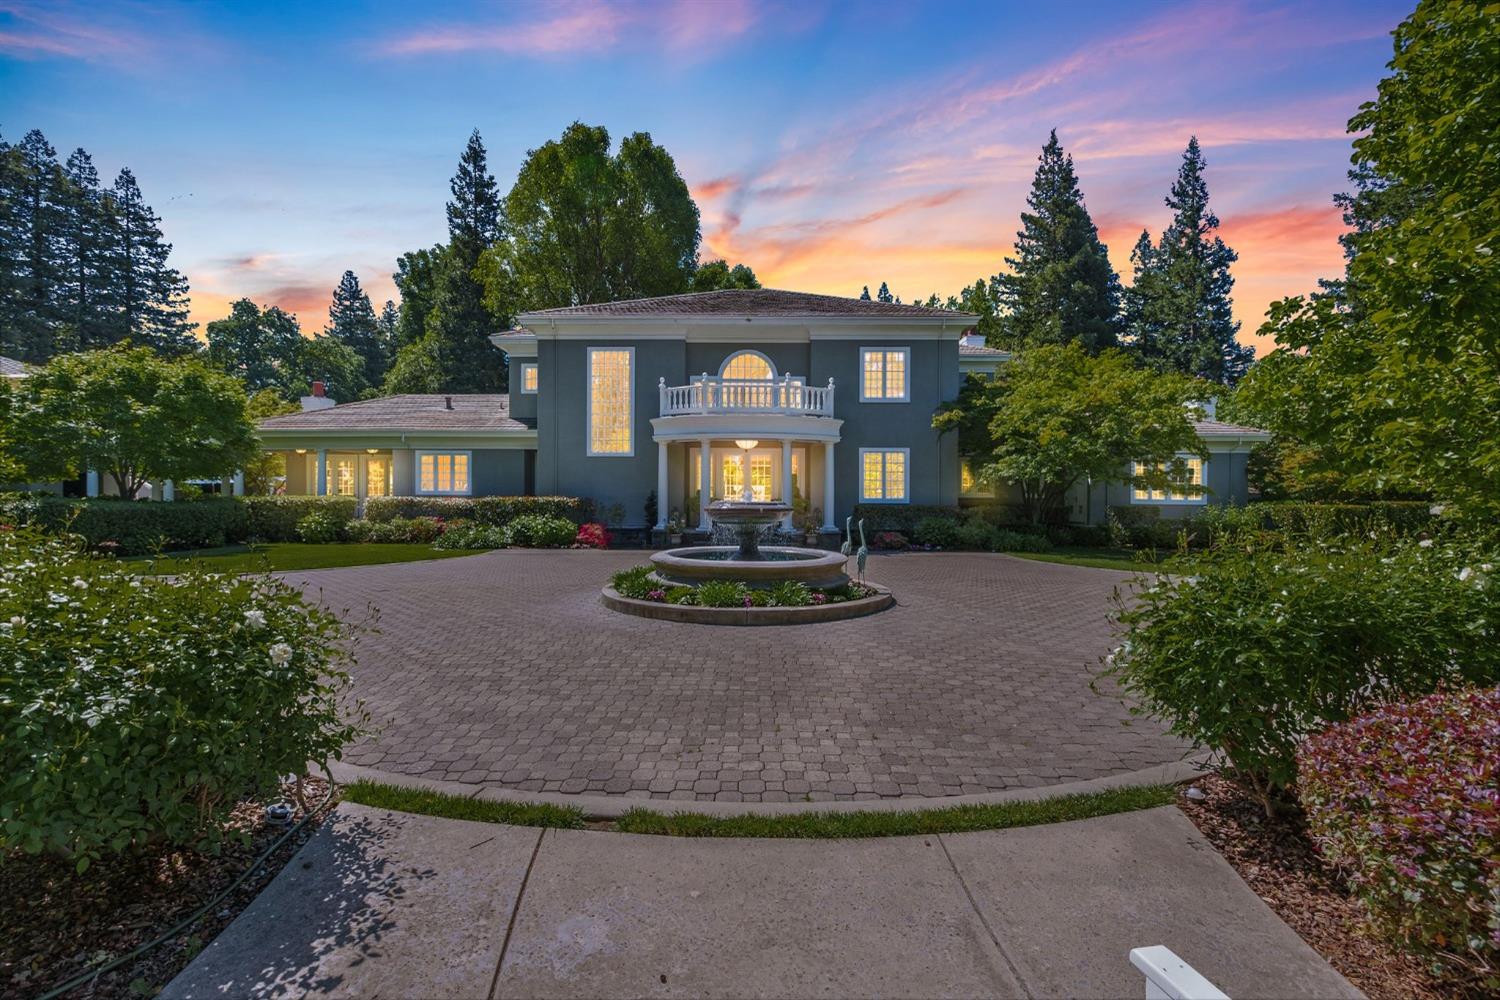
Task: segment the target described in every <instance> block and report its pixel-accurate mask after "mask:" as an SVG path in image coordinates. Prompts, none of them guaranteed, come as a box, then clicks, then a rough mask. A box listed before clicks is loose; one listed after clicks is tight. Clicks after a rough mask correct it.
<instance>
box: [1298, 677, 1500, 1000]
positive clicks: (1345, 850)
mask: <svg viewBox="0 0 1500 1000" xmlns="http://www.w3.org/2000/svg"><path fill="white" fill-rule="evenodd" d="M1297 787H1298V795H1299V798H1300V800H1301V802H1302V804H1303V807H1304V808H1305V809H1306V810H1307V817H1308V826H1309V829H1310V832H1311V834H1312V837H1313V840H1314V842H1315V843H1316V844H1317V845H1318V849H1319V851H1321V852H1322V854H1323V855H1324V856H1325V857H1326V858H1328V860H1329V861H1330V862H1332V863H1333V864H1334V865H1336V866H1338V867H1339V868H1340V869H1341V870H1343V871H1344V872H1345V873H1346V875H1347V877H1348V878H1349V881H1350V883H1351V885H1352V886H1353V887H1354V890H1355V891H1356V893H1358V894H1359V896H1360V897H1361V898H1363V900H1364V901H1365V903H1366V905H1367V906H1368V907H1369V909H1370V912H1371V914H1372V915H1373V917H1374V918H1375V921H1376V923H1377V925H1378V926H1380V927H1381V928H1382V929H1383V930H1385V931H1386V932H1387V933H1388V934H1390V935H1391V936H1392V937H1393V938H1394V939H1396V940H1397V941H1399V942H1400V943H1401V944H1403V945H1404V946H1405V947H1407V948H1408V949H1410V950H1411V951H1413V952H1415V953H1417V954H1418V955H1420V956H1422V957H1424V958H1425V959H1427V960H1429V961H1431V962H1432V963H1433V964H1434V965H1435V966H1436V967H1439V968H1441V969H1443V970H1445V971H1447V972H1448V973H1449V974H1452V975H1454V976H1456V977H1460V978H1462V979H1467V980H1470V981H1472V982H1474V983H1477V984H1478V985H1479V986H1480V987H1482V988H1486V989H1491V990H1494V989H1500V688H1491V689H1488V690H1469V691H1463V692H1459V693H1455V694H1436V695H1432V696H1430V697H1427V698H1423V699H1421V700H1419V701H1415V702H1412V703H1410V704H1404V705H1403V704H1394V705H1388V706H1385V707H1382V708H1380V709H1377V710H1376V711H1373V712H1371V713H1369V714H1367V715H1364V716H1361V717H1359V718H1356V719H1352V720H1350V721H1349V722H1346V723H1343V724H1341V725H1336V726H1333V727H1331V728H1329V729H1327V730H1325V731H1324V732H1322V733H1319V734H1318V735H1316V736H1314V737H1312V738H1311V739H1309V740H1308V741H1307V742H1306V743H1305V744H1304V745H1303V747H1302V749H1301V752H1300V753H1299V755H1298V785H1297Z"/></svg>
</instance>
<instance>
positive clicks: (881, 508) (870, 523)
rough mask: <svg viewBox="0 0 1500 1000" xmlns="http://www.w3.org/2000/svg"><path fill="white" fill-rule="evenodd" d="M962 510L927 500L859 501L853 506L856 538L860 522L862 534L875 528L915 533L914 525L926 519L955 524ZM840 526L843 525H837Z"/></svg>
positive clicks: (906, 533) (877, 529) (869, 532)
mask: <svg viewBox="0 0 1500 1000" xmlns="http://www.w3.org/2000/svg"><path fill="white" fill-rule="evenodd" d="M962 517H963V512H962V511H961V510H960V509H959V508H957V507H944V506H941V505H940V504H926V503H861V504H855V505H854V525H855V537H856V538H857V537H858V535H859V522H860V520H861V519H863V520H864V522H865V535H866V536H868V535H870V534H871V533H872V532H876V531H899V532H901V533H902V534H903V535H908V536H910V535H913V534H915V533H916V530H917V525H918V524H920V523H922V522H923V521H926V520H929V519H938V520H944V521H951V522H953V523H954V524H957V523H958V521H959V520H960V519H961V518H962ZM839 527H840V528H842V527H843V525H839Z"/></svg>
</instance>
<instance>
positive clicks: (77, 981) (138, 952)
mask: <svg viewBox="0 0 1500 1000" xmlns="http://www.w3.org/2000/svg"><path fill="white" fill-rule="evenodd" d="M333 792H334V784H333V782H331V781H330V782H329V783H328V791H327V793H326V794H325V795H324V796H323V801H322V802H319V803H318V804H317V806H315V807H314V808H312V809H309V810H308V811H307V812H306V814H304V815H303V817H302V818H301V819H300V820H298V821H297V822H296V823H294V824H292V825H291V826H290V827H288V828H287V831H286V832H285V833H283V834H282V835H281V836H279V837H277V838H276V840H275V841H273V842H272V844H271V846H270V847H267V848H266V849H265V850H264V851H262V852H261V853H260V856H259V857H258V858H256V859H255V860H254V861H252V862H251V863H250V864H249V865H248V866H247V867H246V868H245V870H244V871H242V872H240V874H239V877H238V878H236V879H235V880H234V881H233V882H231V883H229V884H228V885H227V886H225V887H224V888H223V889H222V890H220V892H219V894H218V895H217V896H215V897H214V898H213V899H210V900H209V901H208V902H206V903H204V904H203V905H202V906H200V907H198V909H196V910H194V911H193V912H192V914H190V915H189V916H188V917H186V918H184V919H183V920H182V921H181V922H179V923H178V924H177V925H176V926H175V927H173V928H172V929H171V930H169V931H166V932H165V933H163V934H161V935H159V936H158V937H156V938H154V939H152V940H150V941H147V942H146V943H145V944H143V945H141V946H139V947H138V948H136V949H135V950H134V951H131V952H128V953H126V954H124V955H121V956H120V957H119V958H116V959H113V960H111V961H109V962H106V963H105V964H104V965H101V966H100V967H99V968H97V969H91V970H89V971H88V972H81V973H79V974H78V975H76V976H74V977H73V978H72V979H69V980H68V981H67V982H65V983H63V984H62V985H61V986H54V987H53V988H52V989H50V990H48V991H47V992H46V993H43V994H42V995H41V996H40V997H38V998H37V1000H56V998H57V997H60V996H62V995H63V994H64V993H67V992H68V991H69V990H74V989H77V988H78V987H80V986H82V985H83V984H85V983H87V982H89V981H90V980H94V979H98V978H99V977H100V976H102V975H104V974H105V973H106V972H109V971H110V970H112V969H116V968H119V967H120V966H121V965H124V964H125V963H126V962H131V961H134V960H135V959H137V958H140V957H141V956H142V955H144V954H146V952H148V951H151V950H152V949H153V948H156V947H159V946H160V945H162V944H163V943H165V942H166V941H167V940H169V939H171V938H174V937H176V936H177V935H178V934H181V933H182V932H183V931H185V930H187V929H188V928H189V927H191V926H193V924H195V923H197V922H198V921H199V920H201V919H202V917H203V915H204V914H205V913H207V912H208V911H209V910H211V909H213V908H214V907H215V906H218V905H219V904H220V903H221V902H223V901H224V897H226V896H228V895H229V894H230V893H231V892H233V891H234V890H236V889H238V888H239V887H240V885H241V884H242V883H243V882H244V881H245V879H247V878H249V877H250V873H251V872H253V871H255V869H257V868H259V867H260V866H261V865H262V864H264V863H265V860H266V859H267V858H269V857H270V856H271V855H272V854H274V853H275V852H276V849H277V848H279V847H280V846H281V845H282V844H285V843H286V842H287V841H288V840H289V839H291V836H292V834H294V833H296V832H297V831H298V830H300V829H302V828H303V827H304V826H306V825H307V823H308V821H309V820H311V819H312V818H313V817H314V816H316V815H317V814H318V813H320V812H322V811H323V808H324V807H325V806H327V805H328V803H329V802H331V801H333Z"/></svg>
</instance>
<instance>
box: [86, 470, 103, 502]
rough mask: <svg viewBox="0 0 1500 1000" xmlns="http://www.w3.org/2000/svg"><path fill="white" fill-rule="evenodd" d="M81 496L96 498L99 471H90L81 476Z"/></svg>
mask: <svg viewBox="0 0 1500 1000" xmlns="http://www.w3.org/2000/svg"><path fill="white" fill-rule="evenodd" d="M83 495H84V496H86V497H96V496H98V495H99V470H98V469H90V470H88V471H87V472H85V473H84V474H83Z"/></svg>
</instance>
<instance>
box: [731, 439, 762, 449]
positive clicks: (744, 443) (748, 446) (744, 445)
mask: <svg viewBox="0 0 1500 1000" xmlns="http://www.w3.org/2000/svg"><path fill="white" fill-rule="evenodd" d="M734 443H735V444H737V445H739V446H740V447H741V448H743V449H744V450H745V451H749V450H750V449H751V448H754V447H755V446H756V445H758V444H760V442H759V441H756V440H754V439H751V440H749V441H747V440H745V439H744V438H736V439H735V442H734Z"/></svg>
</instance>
